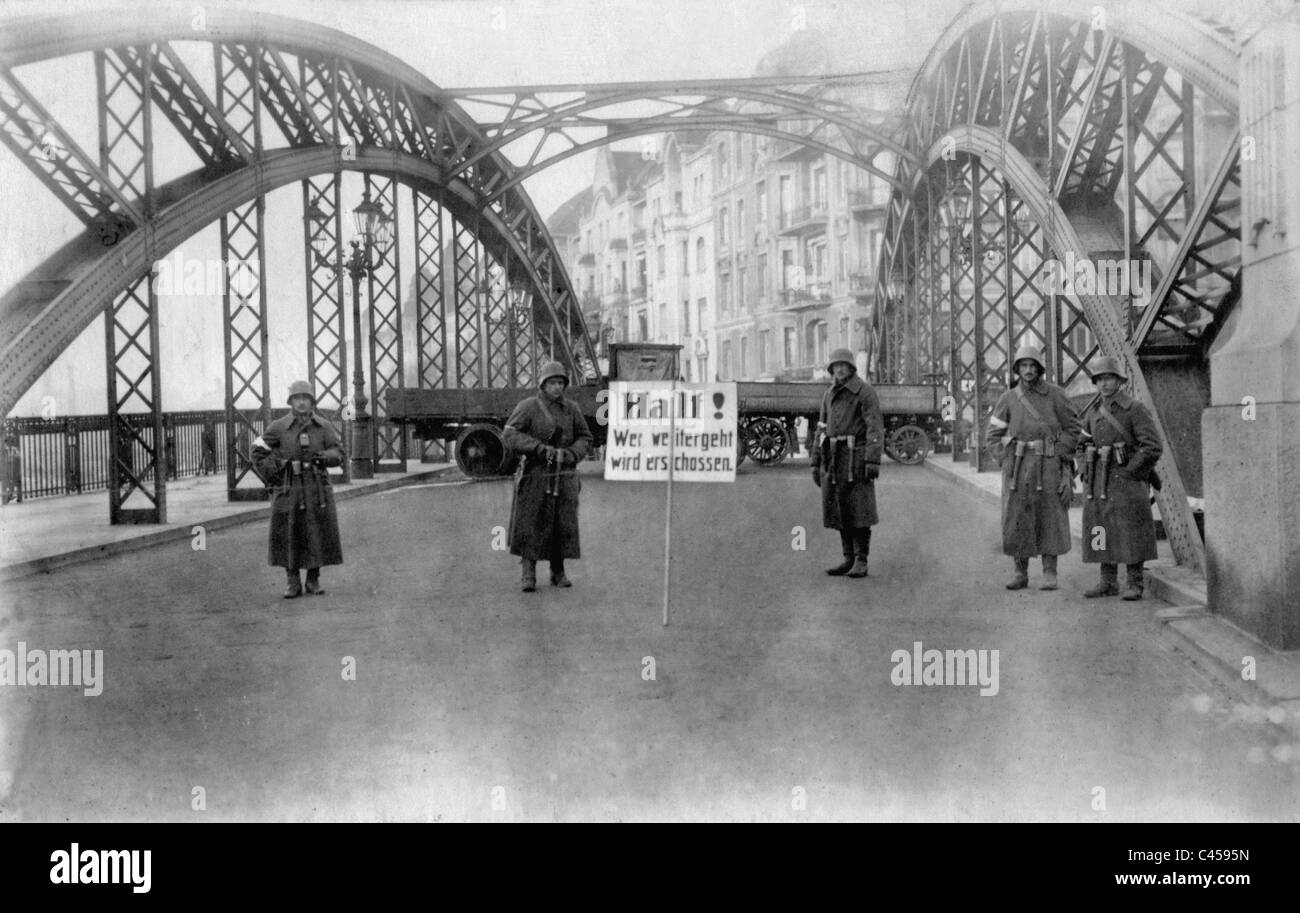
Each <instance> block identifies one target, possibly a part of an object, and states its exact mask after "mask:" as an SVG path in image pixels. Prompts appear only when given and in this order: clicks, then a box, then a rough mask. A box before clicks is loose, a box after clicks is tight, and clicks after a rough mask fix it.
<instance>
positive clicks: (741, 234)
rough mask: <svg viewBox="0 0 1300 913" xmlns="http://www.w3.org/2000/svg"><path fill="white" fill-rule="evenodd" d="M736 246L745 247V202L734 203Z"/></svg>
mask: <svg viewBox="0 0 1300 913" xmlns="http://www.w3.org/2000/svg"><path fill="white" fill-rule="evenodd" d="M736 245H737V246H738V247H742V248H743V247H745V246H746V245H745V201H744V200H737V201H736Z"/></svg>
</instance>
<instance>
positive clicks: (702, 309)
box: [695, 298, 709, 335]
mask: <svg viewBox="0 0 1300 913" xmlns="http://www.w3.org/2000/svg"><path fill="white" fill-rule="evenodd" d="M695 306H696V308H698V310H699V313H698V315H697V316H698V318H699V319H698V320H697V322H696V324H695V332H696V333H699V334H700V335H703V334H704V327H705V326H706V325H707V324H708V321H707V320H706V319H705V318H707V317H708V316H709V299H708V298H701V299H700V300H699V301H698V302H696V305H695Z"/></svg>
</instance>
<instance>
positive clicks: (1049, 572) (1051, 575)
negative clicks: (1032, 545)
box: [1038, 555, 1058, 590]
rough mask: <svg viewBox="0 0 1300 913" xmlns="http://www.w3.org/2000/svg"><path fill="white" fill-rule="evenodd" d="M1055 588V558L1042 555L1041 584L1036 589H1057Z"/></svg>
mask: <svg viewBox="0 0 1300 913" xmlns="http://www.w3.org/2000/svg"><path fill="white" fill-rule="evenodd" d="M1057 586H1058V585H1057V582H1056V556H1055V555H1044V556H1043V582H1042V583H1040V584H1039V585H1038V588H1039V589H1040V590H1055V589H1057Z"/></svg>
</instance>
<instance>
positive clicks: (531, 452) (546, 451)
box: [504, 361, 592, 593]
mask: <svg viewBox="0 0 1300 913" xmlns="http://www.w3.org/2000/svg"><path fill="white" fill-rule="evenodd" d="M568 385H569V375H568V372H567V371H565V370H564V366H563V365H561V364H560V363H559V362H558V361H553V362H550V363H548V364H546V365H544V366H543V367H542V370H541V376H540V378H539V383H538V388H539V389H538V393H537V395H536V396H530V397H528V398H527V399H525V400H524V401H523V402H521V403H520V404H519V405H518V406H516V407H515V410H514V412H512V413H510V418H509V419H508V420H507V421H506V427H505V433H504V438H505V443H506V445H507V446H508V447H509V448H510V449H511V451H513V452H514V453H517V454H520V465H519V470H518V472H517V473H516V476H515V498H514V503H513V505H512V506H511V511H510V554H512V555H518V556H519V557H520V558H521V559H522V564H523V575H522V586H523V591H524V592H525V593H532V592H534V591H535V590H536V589H537V562H538V560H540V559H545V560H547V561H549V562H550V564H551V585H552V586H558V587H569V586H573V584H572V583H571V582H570V581H569V578H568V577H567V576H565V573H564V561H565V559H566V558H574V559H577V558H581V557H582V553H581V549H580V548H579V540H578V492H579V491H581V490H582V483H581V482H580V481H579V479H578V464H579V463H581V462H582V460H583V458H585V457H586V456H587V452H588V451H589V450H590V449H591V443H592V436H591V429H590V428H589V427H588V426H587V419H586V417H585V416H583V414H582V409H581V408H579V406H578V404H577V403H575V402H573V401H572V400H569V399H565V398H564V391H565V389H566V388H567V387H568Z"/></svg>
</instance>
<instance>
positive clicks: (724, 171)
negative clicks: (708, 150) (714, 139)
mask: <svg viewBox="0 0 1300 913" xmlns="http://www.w3.org/2000/svg"><path fill="white" fill-rule="evenodd" d="M717 161H718V183H719V186H721V187H725V186H726V185H727V184H729V183H731V160H730V159H729V158H727V144H726V142H725V141H723V142H721V143H718V156H717Z"/></svg>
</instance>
